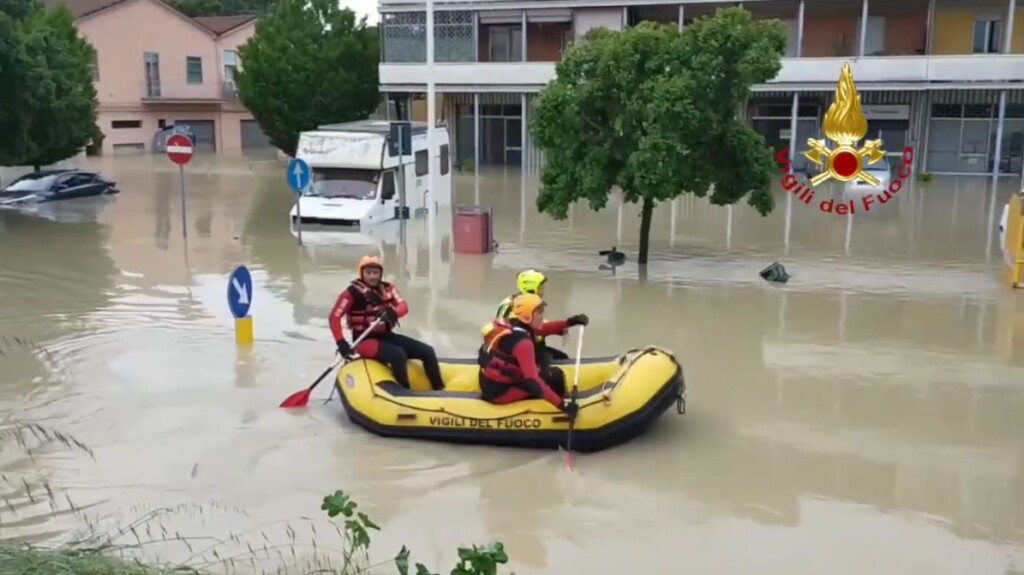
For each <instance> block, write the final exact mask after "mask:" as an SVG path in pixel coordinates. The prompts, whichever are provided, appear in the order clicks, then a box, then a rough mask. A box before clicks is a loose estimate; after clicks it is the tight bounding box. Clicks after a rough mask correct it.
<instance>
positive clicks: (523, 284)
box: [516, 270, 548, 294]
mask: <svg viewBox="0 0 1024 575" xmlns="http://www.w3.org/2000/svg"><path fill="white" fill-rule="evenodd" d="M546 281H548V278H547V277H545V276H544V274H542V273H540V272H539V271H537V270H526V271H522V272H519V275H517V276H516V289H518V290H519V293H529V294H535V293H537V292H539V291H540V286H542V285H544V282H546Z"/></svg>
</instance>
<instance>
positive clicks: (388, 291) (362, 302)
mask: <svg viewBox="0 0 1024 575" xmlns="http://www.w3.org/2000/svg"><path fill="white" fill-rule="evenodd" d="M345 289H346V290H347V291H348V293H349V295H350V296H351V297H352V307H351V308H349V310H348V314H347V316H348V329H349V331H351V332H352V337H355V338H358V337H359V335H360V334H362V333H363V332H364V331H366V330H367V328H369V327H370V325H372V324H373V322H374V321H375V320H376V319H377V318H378V317H379V316H380V313H381V312H382V311H384V310H385V309H387V308H388V307H393V306H394V305H395V297H394V296H395V293H394V290H393V289H392V286H391V284H390V283H388V282H386V281H381V282H380V286H379V287H378V288H376V289H374V288H372V287H370V286H369V285H367V283H366V282H364V281H363V280H361V279H355V280H352V283H351V284H350V285H349V286H348V287H347V288H345ZM373 331H374V333H388V332H390V331H391V327H390V326H388V325H387V324H385V323H384V322H380V323H379V324H377V327H376V328H374V330H373Z"/></svg>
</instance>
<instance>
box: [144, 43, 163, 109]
mask: <svg viewBox="0 0 1024 575" xmlns="http://www.w3.org/2000/svg"><path fill="white" fill-rule="evenodd" d="M143 60H144V61H145V65H146V97H147V98H159V97H160V54H157V53H156V52H146V53H145V54H143Z"/></svg>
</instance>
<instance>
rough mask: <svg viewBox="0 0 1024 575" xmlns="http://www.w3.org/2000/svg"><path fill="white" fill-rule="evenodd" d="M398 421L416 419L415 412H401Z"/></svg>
mask: <svg viewBox="0 0 1024 575" xmlns="http://www.w3.org/2000/svg"><path fill="white" fill-rule="evenodd" d="M398 421H416V414H415V413H399V414H398Z"/></svg>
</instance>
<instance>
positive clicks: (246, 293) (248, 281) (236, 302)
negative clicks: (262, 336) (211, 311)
mask: <svg viewBox="0 0 1024 575" xmlns="http://www.w3.org/2000/svg"><path fill="white" fill-rule="evenodd" d="M250 306H252V274H250V273H249V268H247V267H245V266H238V267H237V268H235V271H233V272H231V277H230V278H229V279H228V307H229V308H231V315H233V316H235V317H236V318H238V319H242V318H243V317H245V316H247V315H249V307H250Z"/></svg>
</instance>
